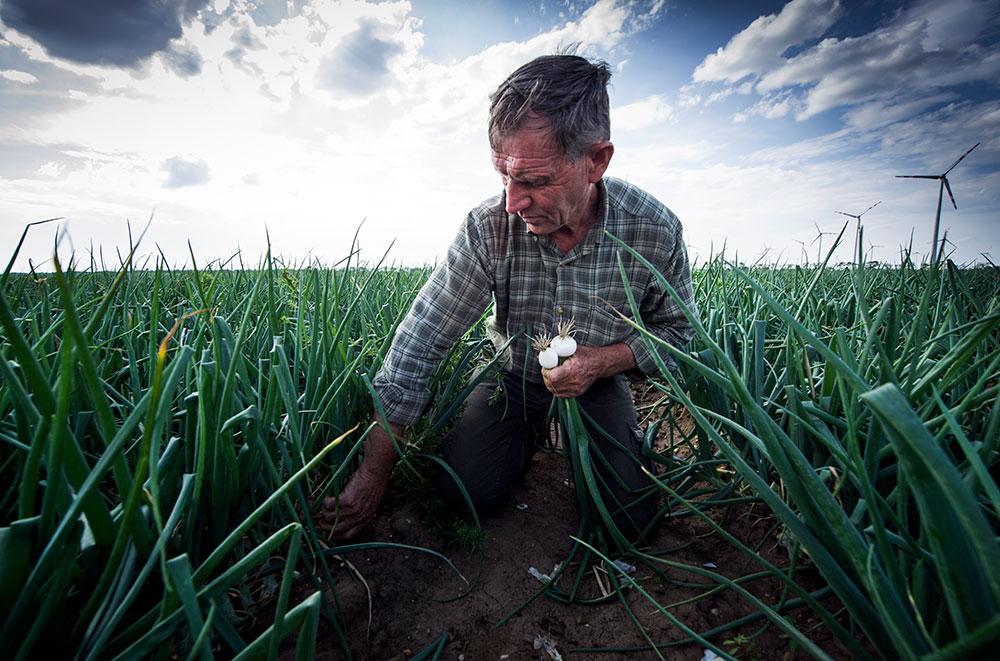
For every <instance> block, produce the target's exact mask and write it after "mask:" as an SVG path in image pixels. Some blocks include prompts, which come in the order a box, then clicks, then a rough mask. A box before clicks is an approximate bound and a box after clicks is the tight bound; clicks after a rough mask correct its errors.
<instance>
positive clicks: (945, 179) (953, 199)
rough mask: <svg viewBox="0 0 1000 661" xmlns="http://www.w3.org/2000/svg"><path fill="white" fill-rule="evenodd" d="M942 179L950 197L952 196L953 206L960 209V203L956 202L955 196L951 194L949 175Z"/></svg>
mask: <svg viewBox="0 0 1000 661" xmlns="http://www.w3.org/2000/svg"><path fill="white" fill-rule="evenodd" d="M941 180H942V181H943V182H944V187H945V188H947V189H948V197H950V198H951V206H953V207H955V210H956V211H958V205H957V204H955V196H954V195H952V194H951V184H949V183H948V177H942V178H941Z"/></svg>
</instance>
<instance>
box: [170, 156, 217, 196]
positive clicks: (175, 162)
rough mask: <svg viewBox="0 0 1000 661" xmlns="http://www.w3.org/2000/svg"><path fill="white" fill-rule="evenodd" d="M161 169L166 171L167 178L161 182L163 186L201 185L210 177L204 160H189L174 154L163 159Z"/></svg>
mask: <svg viewBox="0 0 1000 661" xmlns="http://www.w3.org/2000/svg"><path fill="white" fill-rule="evenodd" d="M163 171H164V172H166V173H167V178H166V180H165V181H164V182H163V187H164V188H184V187H185V186H201V185H202V184H207V183H208V182H209V181H210V180H211V179H212V176H211V175H210V174H209V171H208V163H206V162H205V161H189V160H186V159H183V158H181V157H180V156H174V157H173V158H168V159H167V160H165V161H163Z"/></svg>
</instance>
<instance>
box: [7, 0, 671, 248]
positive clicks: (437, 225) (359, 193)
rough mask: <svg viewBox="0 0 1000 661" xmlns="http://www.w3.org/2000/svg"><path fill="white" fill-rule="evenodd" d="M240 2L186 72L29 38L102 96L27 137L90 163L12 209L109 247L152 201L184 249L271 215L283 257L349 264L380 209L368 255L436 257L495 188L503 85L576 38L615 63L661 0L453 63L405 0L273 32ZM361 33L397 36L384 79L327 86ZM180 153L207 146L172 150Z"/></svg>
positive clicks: (306, 14)
mask: <svg viewBox="0 0 1000 661" xmlns="http://www.w3.org/2000/svg"><path fill="white" fill-rule="evenodd" d="M244 5H246V3H239V2H237V3H233V4H231V5H230V6H229V7H228V8H225V11H226V12H227V16H226V17H225V20H222V21H213V24H214V28H212V29H208V28H206V26H205V25H204V24H203V23H202V22H199V21H195V22H194V23H192V24H191V25H190V26H188V27H187V28H186V29H185V31H184V34H183V35H182V37H181V39H180V40H179V41H178V43H179V44H183V47H182V48H181V49H180V52H181V53H188V54H191V53H196V54H197V56H198V57H200V59H201V72H200V73H199V74H197V75H192V76H188V77H181V76H179V75H178V74H177V71H176V70H177V66H178V62H177V61H168V60H169V58H168V57H167V56H165V55H161V56H158V57H155V58H153V59H152V60H151V61H149V62H148V63H147V65H146V66H145V68H144V69H143V70H142V71H139V72H132V73H128V72H122V71H119V70H113V69H104V68H100V67H94V66H86V65H80V64H73V63H67V62H62V61H54V60H51V59H50V58H48V57H47V56H46V55H45V53H44V52H43V51H40V50H37V49H35V46H34V45H33V44H32V43H30V40H29V41H22V42H21V43H20V44H19V45H18V48H20V49H21V50H22V52H23V53H26V54H29V55H30V58H31V59H35V60H38V61H43V62H44V61H48V62H49V63H50V64H53V66H57V67H60V68H63V69H66V70H68V71H72V72H73V73H76V74H78V75H82V76H87V77H88V79H89V80H96V81H97V83H96V84H97V86H98V87H99V89H100V93H97V94H95V93H94V92H93V91H84V90H87V89H89V88H86V87H84V86H82V85H81V86H80V87H79V89H78V90H77V91H76V92H75V93H74V100H75V101H76V102H77V103H76V105H75V107H74V108H72V109H70V110H67V111H62V112H59V113H57V114H52V115H49V116H47V117H46V118H45V119H46V121H45V122H44V124H43V125H41V126H40V127H39V128H37V129H34V130H33V132H32V133H31V135H30V136H28V139H30V140H31V141H32V142H34V143H38V144H48V145H66V144H72V145H76V147H75V148H74V153H75V155H76V157H77V158H79V159H80V160H81V162H82V163H83V165H82V166H81V167H78V168H74V169H73V170H72V171H69V172H65V173H64V174H63V178H62V181H61V182H60V184H59V186H58V188H56V187H51V188H49V187H48V186H49V184H48V183H46V182H43V181H42V180H41V179H39V180H37V181H35V182H31V183H29V182H24V183H23V184H22V185H21V188H18V189H17V191H18V192H15V191H13V190H11V189H10V185H9V184H4V185H3V186H0V189H2V190H0V199H2V200H3V203H2V204H0V215H2V216H4V217H6V216H8V215H10V216H13V217H27V218H31V217H36V216H38V217H40V216H42V215H45V214H48V215H49V216H51V215H65V214H66V213H67V211H68V210H76V211H80V212H81V214H84V213H85V214H86V217H88V218H91V219H93V220H92V222H93V223H95V224H94V225H92V226H91V225H87V224H86V223H87V222H91V221H84V220H82V219H78V220H77V222H76V223H75V224H74V228H75V230H74V231H75V232H78V233H81V234H82V233H85V232H88V231H90V230H91V229H93V231H94V233H95V234H94V235H95V236H99V237H102V239H103V240H106V241H109V242H111V241H113V239H114V238H116V237H114V236H113V232H112V231H111V229H109V228H113V227H115V223H116V222H118V223H120V222H121V220H122V219H124V218H127V217H131V218H144V217H146V216H147V215H148V214H149V211H150V209H151V208H152V207H153V206H154V205H155V206H156V209H157V213H156V220H155V221H154V224H153V227H152V229H151V230H150V234H149V237H150V239H151V240H155V241H157V242H159V243H160V245H162V246H163V247H164V250H165V251H166V252H168V254H170V246H175V247H176V249H177V252H178V253H179V254H182V255H183V254H184V253H185V250H186V249H185V247H184V241H185V240H186V239H187V238H188V237H190V238H192V240H193V242H194V243H195V247H196V249H197V248H198V246H199V245H201V246H203V249H202V250H200V251H199V254H202V253H204V252H205V251H206V250H211V251H213V252H215V253H217V254H219V253H222V252H226V251H228V250H230V249H231V248H232V247H233V245H234V237H236V236H240V237H242V239H241V242H242V245H243V247H244V248H247V249H248V250H249V249H252V247H253V246H259V245H260V244H261V242H262V241H263V239H264V227H265V224H266V225H267V226H269V227H270V229H271V230H272V238H274V239H275V240H276V241H280V242H281V245H276V249H277V250H280V251H283V252H285V253H286V254H291V255H302V254H305V252H306V251H307V250H309V249H311V248H316V251H317V254H318V253H322V252H324V251H325V256H326V257H327V258H339V257H341V256H342V255H341V254H339V251H340V250H341V249H343V246H345V245H347V244H349V242H350V239H351V237H352V235H353V232H354V230H355V228H356V226H357V225H358V224H359V223H360V222H361V221H362V219H365V218H367V221H366V222H365V225H364V229H363V231H362V238H363V239H364V238H365V237H368V244H367V248H368V249H372V250H373V251H379V250H381V249H383V248H384V247H385V246H386V245H387V244H388V243H389V241H390V240H391V238H393V237H397V238H398V239H399V241H400V245H405V246H406V249H405V251H402V252H399V253H398V254H399V255H400V258H401V259H406V260H408V261H410V262H411V263H412V262H414V261H416V262H423V261H430V260H432V259H433V258H434V256H435V255H441V254H443V252H444V250H445V248H446V247H447V244H448V242H449V241H450V239H451V237H452V235H453V232H454V229H455V227H456V225H457V223H458V222H459V220H460V219H461V218H462V217H464V215H465V214H466V213H467V212H468V209H469V208H470V207H471V206H472V205H474V204H475V203H476V202H478V201H479V200H480V199H483V198H485V197H487V196H489V195H492V194H494V193H495V192H496V191H497V186H498V183H497V180H496V176H495V173H493V171H492V170H491V168H490V167H489V160H488V147H487V141H486V135H485V119H486V110H487V107H488V95H489V93H490V92H491V91H492V90H493V89H494V88H495V86H496V85H497V84H498V83H499V82H500V81H502V80H503V78H504V77H505V76H507V75H508V74H509V73H510V72H511V71H512V70H513V69H514V68H516V67H517V66H519V65H520V64H523V63H524V62H526V61H527V60H529V59H531V58H532V57H534V56H537V55H542V54H546V53H551V52H553V51H554V50H555V49H556V48H557V47H559V46H560V45H565V44H568V43H573V42H579V43H580V44H581V48H582V50H583V51H584V52H585V53H587V54H591V55H597V56H604V57H607V53H608V51H609V50H610V49H612V48H615V47H617V46H619V45H621V44H622V43H624V40H625V39H626V37H627V35H628V34H631V33H634V31H635V30H636V29H638V28H637V25H638V24H637V22H636V21H637V16H638V14H639V13H640V11H642V12H644V13H647V14H648V13H649V12H648V9H649V6H648V5H642V6H639V5H633V4H631V3H624V2H615V1H613V0H601V1H599V2H596V3H594V4H593V5H592V6H590V7H589V8H587V9H586V10H585V11H583V12H582V13H581V14H579V15H578V16H577V17H576V18H574V19H573V20H571V21H566V22H564V23H561V24H559V25H556V26H555V27H553V28H552V29H551V30H548V31H545V32H542V33H539V34H536V35H534V36H532V37H530V38H528V39H526V40H524V41H511V42H505V43H496V44H493V45H489V46H486V47H485V48H483V49H482V50H481V51H480V52H478V53H475V54H473V55H470V56H468V57H466V58H464V59H461V60H459V61H457V62H454V63H452V64H449V65H441V64H437V63H434V62H431V61H428V60H427V59H425V58H424V57H422V55H421V48H422V44H423V39H424V35H423V34H422V32H421V24H420V21H419V19H418V18H417V17H416V16H414V15H413V14H412V8H411V6H410V5H409V3H407V2H387V3H378V4H368V3H365V2H360V1H356V0H343V1H335V0H316V1H315V2H313V3H311V4H310V5H307V6H305V7H303V8H302V10H301V11H299V12H298V13H297V14H295V15H294V16H289V17H287V18H283V19H282V20H279V21H277V22H276V23H275V24H273V25H270V26H267V27H262V26H259V25H256V24H255V23H254V22H253V21H252V20H251V17H250V15H249V12H248V11H247V7H246V6H244ZM220 8H221V7H220ZM365 26H370V27H371V29H370V31H369V33H368V34H369V36H373V37H374V38H377V39H378V40H381V41H384V42H387V43H391V44H394V45H398V48H396V47H395V46H394V47H393V49H392V50H393V54H392V56H391V57H385V58H382V59H381V60H379V62H376V64H377V65H378V66H376V67H375V68H374V71H376V73H378V74H379V75H378V85H377V86H372V87H371V88H366V89H361V88H359V87H358V86H354V87H353V88H352V86H350V85H343V84H342V85H340V86H339V87H338V88H336V89H335V91H331V90H330V89H329V88H328V87H324V86H323V85H321V84H319V82H318V79H319V81H320V82H321V81H322V78H321V77H320V76H318V74H319V72H320V71H321V70H322V66H323V62H324V58H329V57H330V56H331V54H333V55H336V54H337V52H338V47H340V46H341V45H342V44H344V43H345V40H347V39H350V38H351V35H355V37H356V36H357V35H359V34H362V35H363V34H365V33H364V28H365ZM249 45H255V46H260V47H257V48H250V47H248V46H249ZM234 48H235V49H236V52H234V53H232V55H231V56H227V53H229V52H231V51H233V50H234ZM362 52H366V51H364V49H362ZM341 61H343V60H341ZM180 64H181V65H184V64H191V60H188V61H186V62H185V61H182V62H181V63H180ZM383 65H384V66H383ZM363 68H364V67H359V70H363ZM188 70H190V67H189V69H188ZM362 87H363V86H362ZM660 112H664V108H661V109H660ZM109 118H113V121H109ZM178 154H196V155H197V156H196V157H190V156H184V157H182V158H180V161H171V160H170V159H175V158H177V155H178ZM209 164H210V166H209ZM209 167H210V169H209ZM184 183H187V184H194V183H198V184H199V185H183V186H181V185H180V184H184ZM164 184H167V185H168V187H164ZM415 220H419V221H420V222H415ZM98 225H99V227H98ZM119 226H120V225H119ZM276 226H280V227H281V228H282V231H281V232H280V233H277V232H274V229H275V228H276Z"/></svg>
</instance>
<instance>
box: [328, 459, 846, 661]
mask: <svg viewBox="0 0 1000 661" xmlns="http://www.w3.org/2000/svg"><path fill="white" fill-rule="evenodd" d="M567 478H568V470H567V467H566V465H565V461H564V459H563V457H561V456H560V455H558V454H555V453H551V452H539V453H538V454H537V455H536V456H535V458H534V460H533V465H532V466H531V467H530V469H529V470H528V473H527V475H526V476H525V479H524V480H523V481H522V483H521V484H520V485H519V487H518V488H517V489H516V490H515V492H514V494H513V495H512V498H511V502H510V504H509V506H508V507H507V508H506V509H505V510H504V511H503V512H502V513H500V514H499V515H496V516H493V517H491V518H488V519H485V520H484V521H483V528H484V531H485V533H486V543H485V544H484V546H483V548H482V572H481V574H478V568H479V566H480V558H479V555H478V554H476V553H469V552H467V551H463V550H461V549H457V548H445V547H444V546H443V542H442V540H441V539H440V538H438V537H436V536H435V535H433V534H431V533H430V532H428V529H427V526H426V525H424V523H423V522H421V520H420V516H419V514H418V511H419V508H418V507H417V506H416V504H415V503H413V502H412V501H410V502H407V501H406V500H405V498H402V497H401V496H399V495H395V496H392V495H390V497H389V498H387V499H386V503H385V504H384V506H383V510H382V513H381V515H380V517H379V518H378V519H377V521H376V522H375V523H373V524H372V525H371V526H370V527H369V529H368V530H366V531H365V533H364V534H363V539H362V540H358V541H382V542H393V543H397V544H407V545H412V546H418V547H424V548H428V549H434V550H437V551H440V552H441V553H443V554H445V555H447V556H448V557H449V558H450V559H451V561H452V562H453V563H454V565H455V566H456V567H457V569H458V570H459V571H460V572H461V574H462V576H464V577H465V579H467V580H468V581H469V582H470V583H472V588H471V590H469V589H468V585H467V584H466V583H465V582H464V581H463V580H462V578H460V577H458V576H457V575H456V574H455V572H454V571H453V570H452V569H451V568H449V567H448V566H447V564H446V563H444V562H443V561H441V560H440V559H439V558H436V557H433V556H431V555H429V554H425V553H421V552H416V551H409V550H400V549H380V550H370V551H365V552H360V553H354V554H351V555H350V556H347V557H345V564H344V569H345V571H342V572H339V575H340V576H341V577H342V578H341V579H339V583H338V585H337V586H336V594H337V599H338V600H339V603H340V606H341V608H342V612H344V613H349V614H351V617H350V619H349V620H348V622H347V631H346V637H347V640H348V641H349V642H350V645H351V651H352V656H353V657H354V658H357V659H406V658H408V657H410V656H413V655H415V654H417V653H419V652H420V651H422V650H424V649H425V648H426V647H427V646H428V645H430V644H431V643H432V642H434V641H435V640H437V639H438V638H439V637H440V636H441V635H442V634H443V633H447V634H448V642H447V645H446V646H445V648H444V651H443V654H442V655H441V657H440V658H443V659H467V660H473V659H508V660H510V661H517V660H520V659H548V658H558V657H562V658H569V657H572V658H581V659H591V658H597V659H646V658H649V659H652V658H656V655H655V654H654V653H653V652H652V651H650V650H649V649H648V647H649V644H648V642H647V641H645V640H644V638H643V635H642V634H641V633H640V632H639V630H638V629H637V627H636V626H635V625H634V624H633V623H632V622H631V621H630V619H629V616H628V614H627V612H626V609H625V607H624V605H623V604H622V603H621V601H620V600H619V599H617V598H612V599H611V600H608V601H606V602H605V603H603V604H599V605H585V604H578V603H575V604H564V603H560V602H558V601H556V600H554V599H552V598H549V597H546V596H541V597H539V598H537V599H535V600H534V601H532V602H531V603H530V604H528V605H527V606H526V607H524V608H523V610H521V611H520V612H519V613H518V614H517V615H515V616H514V617H513V618H511V619H510V620H509V621H508V622H507V623H505V624H503V625H502V626H498V623H499V622H500V621H501V620H502V619H503V618H505V617H506V616H507V615H508V614H510V613H511V612H512V611H514V610H515V609H518V608H519V607H521V606H522V605H523V604H524V603H525V602H526V601H527V600H529V599H530V598H531V597H532V596H533V595H535V594H536V592H537V591H538V590H539V588H540V587H541V585H542V584H541V583H540V582H539V580H537V579H536V578H534V577H533V576H532V575H531V574H530V573H529V568H530V567H535V568H536V569H537V570H538V571H539V572H541V573H542V574H548V573H550V572H552V571H553V568H554V567H555V565H556V564H557V563H559V562H561V561H564V560H565V559H566V557H567V555H568V553H569V551H570V548H571V546H572V540H571V539H570V537H571V536H572V535H576V534H577V526H578V517H577V512H576V508H575V505H574V496H573V492H572V490H571V488H570V486H569V484H568V480H567ZM711 513H712V515H713V518H716V519H717V520H718V521H719V522H720V523H722V525H723V526H724V528H725V529H726V530H728V531H729V532H730V533H731V534H733V535H735V536H736V537H737V538H739V539H741V540H742V541H743V542H744V543H746V544H747V545H749V546H750V547H751V548H759V549H760V552H761V553H762V554H764V555H765V556H766V557H767V558H768V559H769V560H771V561H772V562H774V563H776V564H778V565H781V566H784V565H787V564H788V552H787V550H786V548H785V547H783V546H781V545H779V544H778V531H779V530H780V527H776V526H775V522H774V519H773V518H772V517H771V516H770V515H769V513H768V512H767V510H766V509H764V507H763V506H762V505H760V504H740V505H734V506H730V507H726V508H720V509H719V510H712V511H711ZM649 547H650V549H651V550H652V551H654V552H656V553H658V554H660V555H662V556H663V557H666V558H669V559H671V560H676V561H680V562H686V563H690V564H693V565H696V566H704V565H706V563H712V565H714V567H716V568H717V569H714V571H717V572H719V573H721V574H723V575H725V576H727V577H729V578H737V577H741V576H745V575H747V574H751V573H753V572H755V571H758V570H759V569H760V568H759V567H758V566H755V564H754V563H752V562H751V561H750V560H748V559H747V557H746V556H745V555H744V554H743V553H741V552H740V551H739V550H738V549H736V548H734V547H733V546H732V545H731V544H729V543H728V542H727V541H725V540H723V539H721V538H720V537H719V536H718V535H717V534H715V533H714V532H713V531H712V530H711V528H709V526H708V525H707V524H706V523H704V522H702V521H700V520H698V519H697V518H695V517H693V516H683V517H676V518H673V519H669V520H666V521H664V523H663V524H662V525H661V526H660V527H659V529H658V531H657V532H656V534H655V536H654V538H653V539H652V540H651V543H650V544H649ZM346 563H349V565H348V564H346ZM712 565H708V566H710V567H711V566H712ZM598 575H599V572H594V571H591V572H590V573H588V574H587V577H586V578H585V579H584V582H583V585H582V586H581V592H582V593H583V594H586V595H589V596H596V595H598V594H599V589H600V588H599V584H598V579H599V576H598ZM665 575H666V579H667V580H663V579H662V578H658V577H656V576H654V575H653V573H652V572H651V571H650V570H649V569H648V568H646V567H644V566H640V567H639V568H638V570H637V571H636V573H635V574H634V578H635V580H636V581H637V582H638V583H639V584H640V585H641V586H643V588H644V589H645V590H647V591H648V592H649V594H650V595H651V596H652V597H654V598H655V599H656V600H657V601H658V602H659V603H661V604H663V605H670V604H676V603H677V602H683V601H685V600H688V599H691V598H694V597H697V596H698V595H701V594H703V593H704V592H706V590H708V589H709V588H710V587H711V584H709V583H707V582H706V579H704V578H700V577H697V576H695V575H693V574H691V573H690V572H686V571H678V570H669V571H667V572H666V574H665ZM604 580H606V579H604ZM796 580H797V581H798V582H799V583H800V584H803V585H805V586H807V587H809V588H810V589H815V588H817V587H820V586H822V585H823V582H822V580H821V578H820V577H819V576H818V575H817V574H816V572H815V570H814V569H813V568H812V567H811V566H809V564H808V562H806V563H805V566H804V567H803V568H802V569H801V570H800V571H798V572H797V574H796ZM563 581H564V582H562V583H560V585H566V583H565V579H563ZM677 582H688V583H700V584H702V586H701V587H690V586H685V585H678V584H677ZM745 587H747V588H748V589H749V590H750V591H751V592H753V593H754V594H755V595H757V596H759V597H760V598H761V599H762V600H763V601H764V602H765V603H769V604H773V603H776V602H777V601H778V600H779V598H780V594H781V586H780V584H779V583H778V581H777V580H776V579H773V578H766V579H760V580H756V581H752V582H749V583H747V584H745ZM466 592H467V594H464V596H462V595H463V593H466ZM625 595H626V596H625V600H626V602H627V603H628V604H629V605H630V607H631V608H632V610H633V612H634V613H635V616H636V618H637V619H638V620H639V621H640V622H641V623H642V625H643V627H644V628H645V629H646V632H647V634H648V635H649V637H650V638H651V639H652V640H653V641H654V642H656V643H658V644H660V643H669V642H671V641H683V640H685V639H686V638H687V636H686V635H685V634H684V633H682V631H681V630H680V629H679V628H678V627H677V626H675V625H674V624H673V623H672V622H671V621H670V619H669V618H668V617H667V616H665V615H664V614H663V613H661V612H659V611H658V610H657V608H656V606H654V605H653V604H652V603H651V602H650V601H648V600H647V599H646V598H644V597H643V596H642V595H641V594H639V591H638V590H636V589H635V588H628V589H626V590H625ZM456 597H459V598H457V599H456ZM824 603H825V604H826V605H827V607H828V608H832V607H834V605H833V604H831V603H830V602H829V601H826V602H824ZM669 611H670V613H671V614H672V615H673V616H674V617H676V618H677V619H678V620H680V621H681V622H683V623H684V624H685V625H686V626H688V627H690V628H691V629H693V630H694V631H697V632H704V631H707V630H710V629H712V628H713V627H718V626H720V625H725V624H727V623H729V622H732V621H734V620H736V619H737V618H740V617H743V616H746V615H749V614H752V613H754V612H755V611H756V609H755V608H754V607H753V606H752V605H751V604H749V603H747V601H746V600H745V599H743V598H742V597H740V596H739V595H737V594H736V593H735V592H733V591H732V590H729V589H722V590H718V591H717V592H715V593H713V594H711V595H709V596H707V597H704V598H701V599H699V600H696V601H694V602H692V603H687V604H680V605H676V606H673V607H671V608H670V609H669ZM789 617H790V618H791V619H792V620H793V621H794V622H795V623H796V626H797V627H798V628H799V629H801V630H809V629H812V630H811V632H810V633H809V635H810V637H811V638H812V639H813V640H814V641H816V642H817V643H818V644H819V645H820V646H821V647H822V648H824V649H825V650H826V651H827V652H828V653H830V654H831V655H833V656H834V657H839V658H846V657H847V655H846V653H845V652H843V650H841V649H840V648H839V647H838V646H837V645H836V644H835V643H834V641H833V640H832V638H831V636H830V634H829V633H828V632H827V631H826V630H825V629H823V628H822V627H820V626H817V625H818V618H816V616H815V614H813V613H812V612H811V611H809V610H808V609H798V610H793V611H791V613H790V615H789ZM764 624H765V622H764V621H763V620H759V621H757V622H754V623H752V624H748V625H745V626H742V627H740V628H738V629H734V630H730V631H728V632H725V633H723V634H720V635H719V636H717V637H716V638H714V639H713V641H714V642H715V643H716V644H718V645H720V646H721V647H723V649H726V650H727V651H731V653H733V654H735V655H736V656H738V657H739V658H761V659H786V658H787V659H791V658H806V657H805V655H803V654H802V652H801V651H800V650H798V649H796V646H795V645H794V644H791V643H790V641H789V639H788V638H787V637H786V636H785V635H784V634H782V633H781V632H780V631H778V630H777V629H776V627H774V626H773V625H772V626H767V627H764ZM762 627H763V631H762V632H761V629H762ZM542 638H544V639H545V640H547V641H548V642H549V644H550V645H549V646H548V650H547V649H546V647H545V646H544V645H542V646H539V643H541V642H542ZM727 641H728V642H727ZM638 647H646V650H645V651H637V650H635V649H631V650H627V649H621V648H638ZM596 648H600V649H605V650H607V649H614V648H619V649H618V651H612V652H598V651H594V650H595V649H596ZM581 650H587V651H581ZM703 652H704V650H703V648H702V646H700V645H697V644H694V643H682V644H680V645H678V646H676V647H669V648H665V649H661V651H660V653H661V654H662V655H663V656H664V657H665V658H668V659H701V658H702V655H703ZM556 654H558V657H557V656H556ZM317 656H318V658H322V659H341V658H344V655H343V653H342V651H341V649H340V647H339V644H338V642H337V639H336V638H335V636H334V633H333V632H332V631H331V630H329V629H328V628H323V627H321V630H320V642H319V647H318V654H317Z"/></svg>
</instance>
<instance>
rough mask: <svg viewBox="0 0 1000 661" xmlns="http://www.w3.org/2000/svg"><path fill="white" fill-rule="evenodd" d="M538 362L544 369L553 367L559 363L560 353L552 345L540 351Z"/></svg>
mask: <svg viewBox="0 0 1000 661" xmlns="http://www.w3.org/2000/svg"><path fill="white" fill-rule="evenodd" d="M538 364H539V365H541V366H542V367H543V368H544V369H547V370H549V369H552V368H553V367H555V366H556V365H558V364H559V354H557V353H556V350H555V349H553V348H552V347H549V348H548V349H545V350H544V351H539V352H538Z"/></svg>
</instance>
